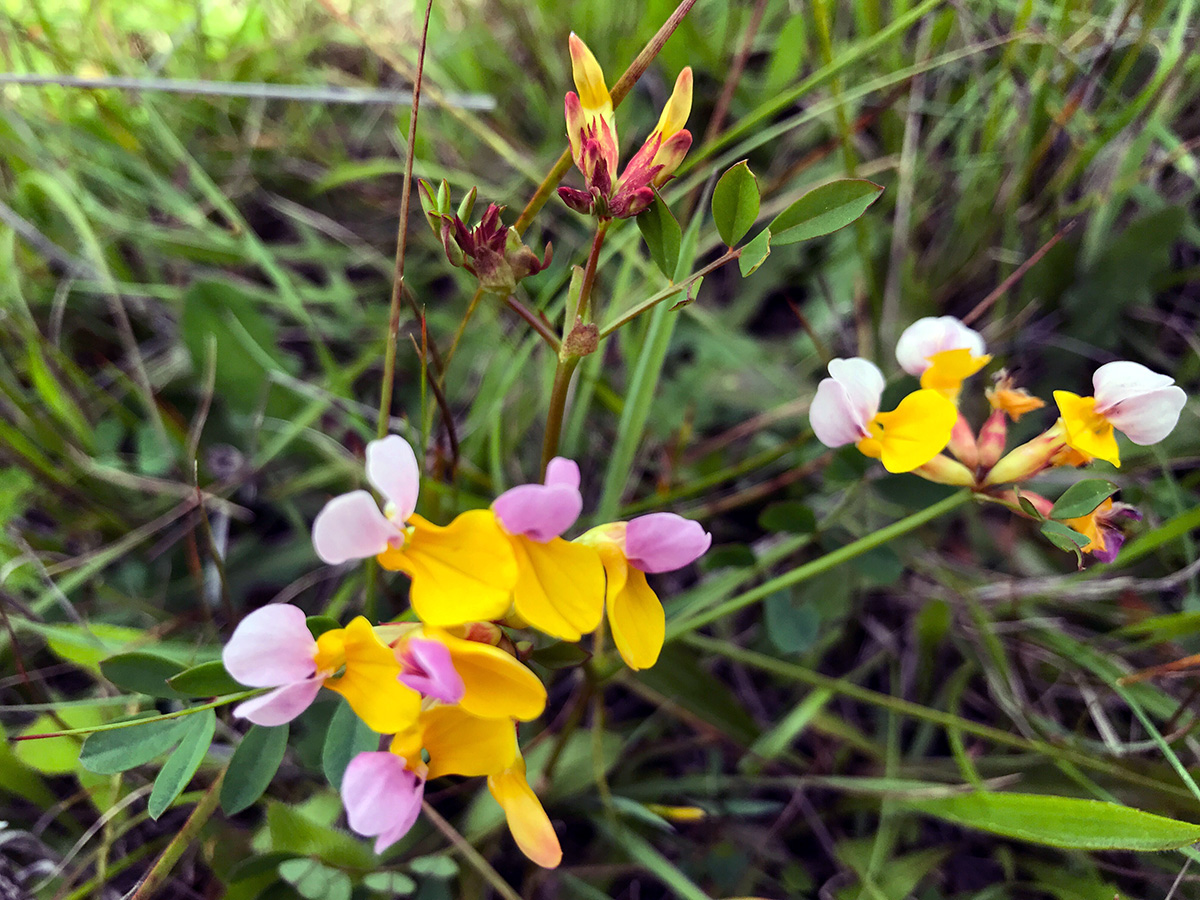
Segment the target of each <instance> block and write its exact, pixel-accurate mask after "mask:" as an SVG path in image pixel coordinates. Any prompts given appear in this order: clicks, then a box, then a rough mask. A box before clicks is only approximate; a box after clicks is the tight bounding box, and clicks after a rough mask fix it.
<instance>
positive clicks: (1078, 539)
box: [1042, 519, 1091, 565]
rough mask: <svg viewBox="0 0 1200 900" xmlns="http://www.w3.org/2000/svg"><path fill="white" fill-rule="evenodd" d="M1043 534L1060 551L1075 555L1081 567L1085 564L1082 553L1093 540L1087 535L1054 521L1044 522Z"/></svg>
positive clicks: (1047, 520)
mask: <svg viewBox="0 0 1200 900" xmlns="http://www.w3.org/2000/svg"><path fill="white" fill-rule="evenodd" d="M1042 534H1043V535H1045V537H1046V540H1048V541H1049V542H1050V543H1052V544H1053V545H1054V546H1055V547H1057V548H1058V549H1059V550H1065V551H1066V552H1067V553H1074V554H1075V556H1076V557H1077V558H1078V560H1079V563H1080V565H1082V564H1083V555H1082V554H1081V553H1080V551H1081V550H1082V549H1083V548H1084V547H1086V546H1087V545H1088V544H1089V543H1090V542H1091V538H1089V537H1088V536H1087V535H1086V534H1080V533H1079V532H1078V531H1076V530H1075V529H1074V528H1068V527H1067V526H1066V525H1064V524H1063V523H1062V522H1055V521H1054V520H1053V519H1046V520H1045V521H1044V522H1042Z"/></svg>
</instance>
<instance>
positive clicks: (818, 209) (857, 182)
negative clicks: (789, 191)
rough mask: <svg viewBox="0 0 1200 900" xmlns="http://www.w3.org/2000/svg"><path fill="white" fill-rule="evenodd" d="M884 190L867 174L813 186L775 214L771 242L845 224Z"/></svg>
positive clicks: (825, 231)
mask: <svg viewBox="0 0 1200 900" xmlns="http://www.w3.org/2000/svg"><path fill="white" fill-rule="evenodd" d="M882 193H883V187H882V186H880V185H878V184H875V183H874V182H873V181H867V180H866V179H863V178H846V179H843V180H841V181H831V182H829V184H823V185H821V186H820V187H818V188H813V189H812V190H811V191H809V192H808V193H807V194H805V195H804V196H803V197H801V198H800V199H799V200H797V201H796V202H795V203H793V204H792V205H791V206H789V207H788V208H787V209H785V210H784V211H783V212H781V213H780V214H779V215H778V216H776V217H775V221H773V222H772V223H771V226H770V227H771V243H772V244H773V245H774V246H776V247H781V246H783V245H784V244H794V243H796V242H797V241H807V240H809V239H811V238H815V237H820V236H821V235H825V234H830V233H831V232H834V231H837V230H838V229H839V228H845V227H846V226H847V225H849V224H850V223H851V222H853V221H854V220H855V219H857V218H858V217H859V216H861V215H862V214H863V213H864V212H866V211H867V207H869V206H870V205H871V204H872V203H874V202H875V201H876V200H877V199H879V195H880V194H882Z"/></svg>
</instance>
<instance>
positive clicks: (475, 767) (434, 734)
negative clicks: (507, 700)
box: [421, 706, 517, 778]
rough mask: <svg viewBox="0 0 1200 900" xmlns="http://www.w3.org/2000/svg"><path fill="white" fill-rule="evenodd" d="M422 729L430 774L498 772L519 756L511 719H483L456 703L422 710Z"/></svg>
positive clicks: (514, 729) (432, 776)
mask: <svg viewBox="0 0 1200 900" xmlns="http://www.w3.org/2000/svg"><path fill="white" fill-rule="evenodd" d="M421 732H422V744H423V745H424V747H425V749H426V750H428V751H429V777H430V778H437V777H439V776H441V775H468V776H474V775H496V774H498V773H500V772H503V771H504V770H505V769H507V768H509V767H510V766H511V765H512V764H513V762H514V761H515V760H516V758H517V730H516V727H515V726H514V725H513V722H512V719H481V718H479V717H478V716H473V715H471V714H470V713H469V712H466V711H465V710H463V709H461V708H460V707H457V706H434V707H431V708H429V709H427V710H425V711H424V712H423V713H421Z"/></svg>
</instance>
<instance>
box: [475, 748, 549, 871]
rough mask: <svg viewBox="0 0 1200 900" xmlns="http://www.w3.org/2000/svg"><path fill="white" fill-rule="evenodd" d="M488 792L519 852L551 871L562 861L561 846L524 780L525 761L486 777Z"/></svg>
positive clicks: (518, 761)
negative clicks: (505, 820)
mask: <svg viewBox="0 0 1200 900" xmlns="http://www.w3.org/2000/svg"><path fill="white" fill-rule="evenodd" d="M488 790H489V791H491V792H492V796H493V797H495V798H496V802H497V803H499V804H500V805H501V806H502V807H503V808H504V817H505V819H507V820H508V830H509V831H511V832H512V836H513V840H515V841H516V842H517V846H518V847H520V848H521V852H522V853H524V854H525V855H526V856H528V857H529V858H530V859H531V860H533V861H534V862H535V863H537V864H538V865H539V866H541V867H542V868H544V869H553V868H555V867H556V866H557V865H558V864H559V863H560V862H562V847H561V845H560V844H559V843H558V835H557V834H555V833H554V826H553V825H552V824H551V823H550V817H549V816H547V815H546V810H544V809H543V808H542V804H541V801H539V800H538V798H537V794H535V793H534V792H533V789H532V788H531V787H530V786H529V782H528V781H526V780H525V761H524V760H523V759H521V758H520V757H518V758H517V761H516V764H515V765H514V766H513V767H512V768H510V769H507V770H506V771H504V772H501V773H500V774H498V775H492V776H490V777H489V778H488Z"/></svg>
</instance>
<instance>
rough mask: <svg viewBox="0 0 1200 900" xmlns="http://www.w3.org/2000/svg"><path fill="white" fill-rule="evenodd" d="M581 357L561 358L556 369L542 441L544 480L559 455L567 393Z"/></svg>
mask: <svg viewBox="0 0 1200 900" xmlns="http://www.w3.org/2000/svg"><path fill="white" fill-rule="evenodd" d="M580 359H581V357H578V356H568V357H567V358H566V359H563V358H561V357H560V358H559V360H558V365H557V366H556V367H555V369H554V387H553V388H552V389H551V391H550V409H549V411H548V412H547V413H546V435H545V437H544V438H543V439H542V478H545V477H546V467H547V466H548V465H550V460H552V459H554V456H555V454H557V453H558V439H559V436H560V435H561V434H562V423H563V413H564V412H565V411H566V408H567V391H568V390H569V389H570V387H571V376H572V375H574V374H575V367H576V366H577V365H579V360H580Z"/></svg>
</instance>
